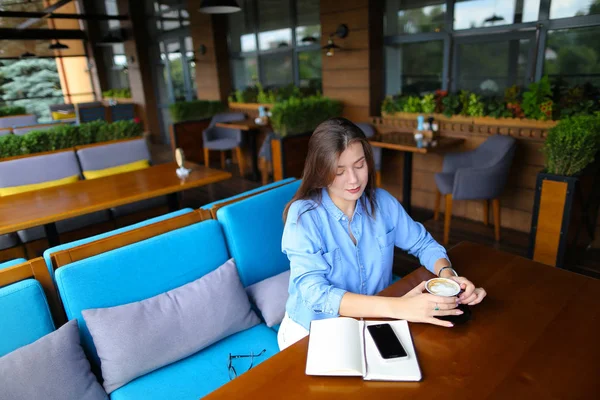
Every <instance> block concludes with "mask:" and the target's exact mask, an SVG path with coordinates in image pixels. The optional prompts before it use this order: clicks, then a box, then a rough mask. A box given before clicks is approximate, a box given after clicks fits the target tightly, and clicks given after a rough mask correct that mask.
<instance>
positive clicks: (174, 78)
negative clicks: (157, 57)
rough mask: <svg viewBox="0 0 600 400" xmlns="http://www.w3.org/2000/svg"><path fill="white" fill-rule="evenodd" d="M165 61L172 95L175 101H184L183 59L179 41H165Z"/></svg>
mask: <svg viewBox="0 0 600 400" xmlns="http://www.w3.org/2000/svg"><path fill="white" fill-rule="evenodd" d="M167 62H168V63H169V71H170V78H171V85H172V87H173V97H174V100H175V101H185V82H184V77H183V60H182V57H181V51H180V49H179V42H172V43H167Z"/></svg>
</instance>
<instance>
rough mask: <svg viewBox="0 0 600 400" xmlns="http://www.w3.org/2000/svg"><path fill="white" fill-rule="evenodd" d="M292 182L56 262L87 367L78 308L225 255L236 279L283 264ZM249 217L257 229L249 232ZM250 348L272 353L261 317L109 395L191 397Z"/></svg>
mask: <svg viewBox="0 0 600 400" xmlns="http://www.w3.org/2000/svg"><path fill="white" fill-rule="evenodd" d="M299 184H300V182H299V181H298V182H292V183H290V184H287V185H284V186H281V187H277V188H274V189H272V190H269V191H266V192H264V193H259V194H257V195H255V196H252V197H250V198H247V199H244V200H241V201H239V202H236V203H232V204H229V205H227V206H225V207H223V208H221V209H220V210H219V211H218V220H207V221H203V222H200V223H196V224H193V225H189V226H186V227H184V228H180V229H177V230H173V231H170V232H167V233H164V234H162V235H159V236H155V237H152V238H150V239H147V240H143V241H140V242H136V243H133V244H130V245H127V246H124V247H120V248H117V249H115V250H111V251H108V252H104V253H100V254H98V255H96V256H92V257H89V258H86V259H83V260H79V261H75V262H73V263H71V264H68V265H65V266H63V267H61V268H59V269H57V270H56V272H55V278H56V283H57V287H58V291H59V294H60V297H61V299H62V302H63V305H64V308H65V311H66V315H67V318H68V319H74V318H76V319H77V320H78V322H79V327H80V331H81V337H82V346H83V347H84V349H85V351H86V353H87V355H88V357H89V359H90V360H91V363H92V368H93V369H95V371H96V372H99V358H98V355H97V353H96V349H95V347H94V343H93V340H92V337H91V335H90V333H89V331H88V329H87V326H86V323H85V320H84V319H83V317H82V310H85V309H90V308H102V307H112V306H117V305H122V304H127V303H131V302H134V301H140V300H143V299H147V298H150V297H152V296H155V295H158V294H160V293H164V292H166V291H169V290H172V289H174V288H177V287H180V286H182V285H184V284H186V283H189V282H192V281H194V280H196V279H198V278H200V277H202V276H204V275H206V274H207V273H209V272H211V271H214V270H215V269H216V268H218V267H219V266H221V265H222V264H223V263H225V262H226V261H227V260H228V259H229V258H231V257H234V259H235V260H236V264H237V268H238V273H239V275H240V279H241V281H242V284H243V285H244V287H246V286H249V285H251V284H253V283H256V282H258V281H260V280H263V279H266V278H269V277H271V276H274V275H276V274H278V273H280V272H282V271H285V269H287V268H289V263H288V262H287V259H286V257H285V256H284V255H283V254H282V253H281V235H282V233H283V221H282V212H283V209H284V206H285V204H287V202H289V201H290V199H291V198H292V196H293V195H294V193H295V192H296V190H297V189H298V186H299ZM250 210H251V212H250ZM240 217H243V218H240ZM257 224H260V226H261V235H260V236H259V235H256V226H258V225H257ZM263 228H264V229H263ZM165 266H169V267H168V268H165ZM257 348H260V349H263V348H264V349H266V352H265V353H264V354H263V355H262V356H261V357H259V358H256V359H255V361H254V364H255V365H256V364H258V363H260V362H262V361H264V360H266V359H267V358H269V357H270V356H272V355H274V354H276V353H277V352H278V351H279V348H278V345H277V332H276V329H271V328H269V327H267V326H266V325H265V324H264V323H261V324H259V325H257V326H254V327H252V328H250V329H247V330H245V331H242V332H238V333H236V334H234V335H231V336H229V337H227V338H225V339H222V340H220V341H219V342H217V343H215V344H213V345H211V346H209V347H207V348H205V349H203V350H201V351H199V352H198V353H196V354H193V355H191V356H189V357H187V358H185V359H182V360H179V361H177V362H175V363H172V364H170V365H167V366H164V367H162V368H160V369H158V370H155V371H152V372H150V373H148V374H146V375H144V376H142V377H139V378H137V379H135V380H133V381H131V382H129V383H128V384H126V385H125V386H123V387H121V388H119V389H117V390H115V391H114V392H112V393H111V396H110V397H111V399H115V400H121V399H140V398H143V399H197V398H199V397H201V396H204V395H206V394H208V393H210V392H212V391H214V390H215V389H217V388H218V387H220V386H222V385H224V384H226V383H227V382H229V373H228V369H227V363H228V355H229V353H232V354H249V353H250V352H252V351H256V349H257ZM239 372H242V371H239ZM209 377H210V378H209ZM207 378H209V379H207Z"/></svg>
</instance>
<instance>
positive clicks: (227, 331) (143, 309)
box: [82, 259, 260, 393]
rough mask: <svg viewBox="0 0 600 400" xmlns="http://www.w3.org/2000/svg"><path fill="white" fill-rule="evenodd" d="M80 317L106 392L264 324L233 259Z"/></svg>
mask: <svg viewBox="0 0 600 400" xmlns="http://www.w3.org/2000/svg"><path fill="white" fill-rule="evenodd" d="M82 314H83V318H84V319H85V322H86V324H87V327H88V328H89V330H90V334H91V335H92V338H93V340H94V345H95V346H96V350H97V352H98V356H99V357H100V362H101V367H102V377H103V378H104V388H105V389H106V391H107V392H108V393H111V392H113V391H114V390H116V389H118V388H120V387H121V386H123V385H125V384H126V383H127V382H129V381H131V380H133V379H135V378H137V377H139V376H142V375H144V374H147V373H148V372H151V371H154V370H155V369H158V368H160V367H162V366H165V365H168V364H170V363H172V362H175V361H177V360H180V359H182V358H185V357H187V356H189V355H192V354H194V353H196V352H198V351H200V350H201V349H203V348H205V347H207V346H209V345H211V344H213V343H215V342H217V341H219V340H221V339H223V338H225V337H227V336H229V335H232V334H234V333H236V332H239V331H242V330H246V329H248V328H251V327H253V326H255V325H257V324H259V323H260V319H259V318H258V317H257V316H256V314H255V313H254V311H252V308H251V306H250V302H249V301H248V297H247V295H246V292H245V291H244V288H243V286H242V283H241V282H240V278H239V276H238V273H237V268H236V266H235V263H234V262H233V260H232V259H231V260H229V261H227V262H226V263H225V264H223V265H221V266H220V267H219V268H217V269H216V270H214V271H212V272H210V273H208V274H206V275H205V276H203V277H202V278H200V279H197V280H195V281H193V282H191V283H188V284H186V285H183V286H181V287H178V288H176V289H173V290H170V291H168V292H166V293H162V294H159V295H157V296H154V297H151V298H149V299H145V300H142V301H138V302H134V303H129V304H125V305H121V306H116V307H109V308H96V309H90V310H83V311H82Z"/></svg>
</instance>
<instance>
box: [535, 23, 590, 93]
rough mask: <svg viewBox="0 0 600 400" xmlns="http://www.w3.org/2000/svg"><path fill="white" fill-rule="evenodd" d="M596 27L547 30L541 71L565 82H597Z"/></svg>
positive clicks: (578, 83)
mask: <svg viewBox="0 0 600 400" xmlns="http://www.w3.org/2000/svg"><path fill="white" fill-rule="evenodd" d="M599 37H600V27H598V26H596V27H592V28H580V29H565V30H558V31H549V32H548V41H547V45H546V51H545V55H544V73H545V74H548V76H550V77H551V78H558V77H561V78H563V79H564V80H566V81H567V83H568V84H569V85H583V84H586V83H588V82H589V83H591V84H593V85H594V86H596V87H598V86H600V41H599V40H598V38H599Z"/></svg>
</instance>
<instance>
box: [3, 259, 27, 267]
mask: <svg viewBox="0 0 600 400" xmlns="http://www.w3.org/2000/svg"><path fill="white" fill-rule="evenodd" d="M25 261H27V260H26V259H24V258H15V259H14V260H10V261H6V262H3V263H1V264H0V269H3V268H8V267H12V266H13V265H17V264H21V263H24V262H25Z"/></svg>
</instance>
